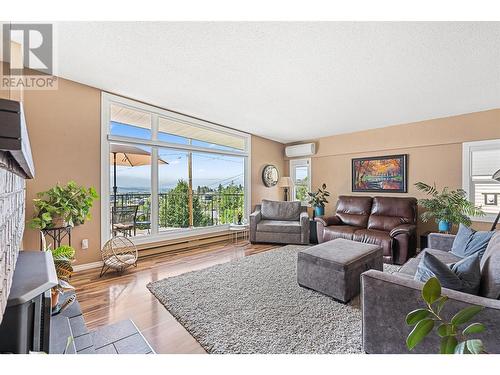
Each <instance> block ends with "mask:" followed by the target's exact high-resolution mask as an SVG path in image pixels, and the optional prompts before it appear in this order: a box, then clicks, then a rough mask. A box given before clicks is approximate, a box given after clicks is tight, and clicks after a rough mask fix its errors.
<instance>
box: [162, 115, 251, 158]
mask: <svg viewBox="0 0 500 375" xmlns="http://www.w3.org/2000/svg"><path fill="white" fill-rule="evenodd" d="M158 139H159V140H161V141H165V142H172V143H180V144H188V143H189V139H191V140H192V145H193V146H199V147H207V148H214V149H217V150H226V151H243V150H245V140H244V139H243V138H241V137H239V136H236V135H232V134H227V133H225V132H219V131H215V130H211V129H207V128H203V127H201V126H196V125H193V124H188V123H185V122H180V121H174V120H172V119H168V118H165V117H160V118H159V123H158Z"/></svg>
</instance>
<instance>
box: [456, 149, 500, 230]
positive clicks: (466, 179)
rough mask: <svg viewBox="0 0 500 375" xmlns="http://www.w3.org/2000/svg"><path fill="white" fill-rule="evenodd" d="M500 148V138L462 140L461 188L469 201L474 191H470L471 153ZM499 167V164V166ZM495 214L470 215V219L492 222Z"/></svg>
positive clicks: (472, 198) (472, 200) (471, 199)
mask: <svg viewBox="0 0 500 375" xmlns="http://www.w3.org/2000/svg"><path fill="white" fill-rule="evenodd" d="M491 149H500V139H491V140H487V141H475V142H464V143H463V144H462V189H464V190H465V191H466V193H467V197H468V198H469V201H471V202H474V196H473V194H474V192H473V191H472V186H471V185H472V153H473V152H474V151H481V150H491ZM499 169H500V166H499ZM495 218H496V214H486V216H475V217H472V218H471V219H472V221H480V222H486V223H493V222H494V221H495Z"/></svg>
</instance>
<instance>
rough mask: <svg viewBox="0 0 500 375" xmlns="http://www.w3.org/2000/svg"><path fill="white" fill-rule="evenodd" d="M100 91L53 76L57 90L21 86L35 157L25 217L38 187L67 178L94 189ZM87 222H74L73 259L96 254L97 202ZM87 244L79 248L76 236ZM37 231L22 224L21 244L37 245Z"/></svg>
mask: <svg viewBox="0 0 500 375" xmlns="http://www.w3.org/2000/svg"><path fill="white" fill-rule="evenodd" d="M100 103H101V97H100V91H99V90H97V89H95V88H91V87H88V86H84V85H80V84H78V83H75V82H71V81H67V80H64V79H59V88H58V89H57V90H48V91H36V90H25V92H24V109H25V115H26V122H27V126H28V132H29V137H30V142H31V148H32V153H33V159H34V162H35V173H36V176H35V179H33V180H30V181H28V183H27V192H26V194H27V196H26V202H27V207H26V218H27V219H28V218H31V217H32V216H33V205H32V204H31V200H32V199H33V198H35V195H36V193H37V192H39V191H44V190H47V189H48V188H50V187H52V186H53V185H55V184H56V183H58V182H59V183H62V184H65V183H67V182H68V181H70V180H74V181H76V182H77V183H78V184H81V185H85V186H94V187H95V188H96V189H97V190H98V191H99V190H100V174H101V172H100V137H101V135H100V121H101V120H100V119H101V117H100V116H101V109H100ZM91 214H92V216H93V218H92V220H91V221H88V222H86V223H85V224H84V225H80V226H78V227H75V228H74V230H73V233H72V234H73V237H72V245H73V246H74V247H75V248H76V251H77V255H76V257H77V263H78V264H80V263H89V262H95V261H98V260H99V259H100V253H99V247H100V224H101V221H100V211H99V202H98V203H97V204H96V205H95V206H94V207H93V208H92V211H91ZM84 238H87V239H88V240H89V249H87V250H82V249H81V241H82V239H84ZM39 246H40V245H39V236H38V233H37V231H34V230H32V229H29V228H27V229H26V231H25V234H24V248H25V249H38V248H39Z"/></svg>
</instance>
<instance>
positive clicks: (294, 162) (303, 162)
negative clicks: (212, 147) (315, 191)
mask: <svg viewBox="0 0 500 375" xmlns="http://www.w3.org/2000/svg"><path fill="white" fill-rule="evenodd" d="M303 166H307V175H308V177H309V183H308V189H307V190H308V191H311V182H312V181H311V180H312V176H311V158H300V159H290V177H291V178H292V181H293V184H294V186H293V188H292V192H291V198H292V200H295V188H296V186H295V177H296V176H295V167H303ZM302 205H303V206H310V205H309V204H308V203H307V202H302Z"/></svg>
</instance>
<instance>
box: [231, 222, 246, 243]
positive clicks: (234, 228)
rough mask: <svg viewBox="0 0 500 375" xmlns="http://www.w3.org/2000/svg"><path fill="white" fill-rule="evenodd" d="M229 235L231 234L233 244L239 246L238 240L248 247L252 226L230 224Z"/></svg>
mask: <svg viewBox="0 0 500 375" xmlns="http://www.w3.org/2000/svg"><path fill="white" fill-rule="evenodd" d="M229 233H231V242H232V243H233V244H234V245H238V240H239V239H241V242H240V243H241V244H242V245H246V244H247V243H248V240H249V233H250V225H249V224H230V225H229Z"/></svg>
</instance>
